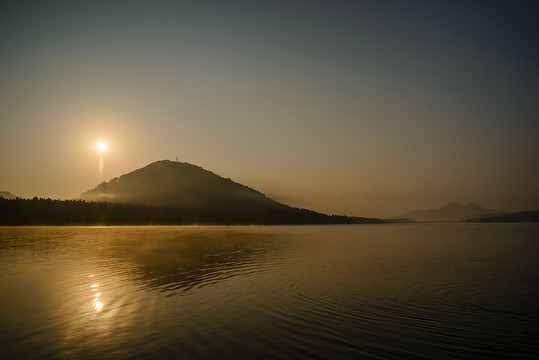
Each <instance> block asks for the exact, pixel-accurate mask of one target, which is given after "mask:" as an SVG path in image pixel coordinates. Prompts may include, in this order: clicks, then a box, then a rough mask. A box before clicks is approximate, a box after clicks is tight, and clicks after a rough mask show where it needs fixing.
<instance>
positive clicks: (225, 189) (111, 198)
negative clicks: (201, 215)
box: [80, 160, 286, 210]
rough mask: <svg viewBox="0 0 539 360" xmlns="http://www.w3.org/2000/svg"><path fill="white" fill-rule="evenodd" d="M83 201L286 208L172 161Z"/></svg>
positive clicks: (106, 185)
mask: <svg viewBox="0 0 539 360" xmlns="http://www.w3.org/2000/svg"><path fill="white" fill-rule="evenodd" d="M80 198H81V199H82V200H86V201H101V202H104V201H106V202H115V203H124V204H135V205H137V204H144V205H149V206H167V207H177V208H183V209H193V210H197V209H212V210H227V209H230V210H232V209H233V210H268V209H279V208H282V207H284V206H286V205H284V204H280V203H278V202H276V201H274V200H272V199H270V198H268V197H266V196H265V195H264V194H262V193H261V192H259V191H256V190H254V189H251V188H249V187H247V186H244V185H241V184H238V183H236V182H234V181H232V180H230V179H226V178H223V177H221V176H219V175H217V174H214V173H213V172H211V171H208V170H205V169H203V168H201V167H199V166H196V165H192V164H189V163H185V162H173V161H169V160H161V161H156V162H153V163H151V164H149V165H147V166H145V167H143V168H141V169H138V170H135V171H133V172H130V173H128V174H125V175H122V176H120V177H119V178H114V179H112V180H110V181H108V182H103V183H101V184H99V185H98V186H97V187H96V188H95V189H93V190H90V191H87V192H85V193H84V194H82V195H81V196H80Z"/></svg>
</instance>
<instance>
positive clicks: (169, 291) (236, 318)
mask: <svg viewBox="0 0 539 360" xmlns="http://www.w3.org/2000/svg"><path fill="white" fill-rule="evenodd" d="M0 270H1V272H0V292H1V293H0V295H1V296H0V358H2V359H15V358H18V359H24V358H56V359H73V358H85V359H169V358H182V359H190V358H201V359H203V358H219V359H223V358H250V359H253V358H282V359H287V358H295V359H298V358H305V359H314V358H324V359H330V358H331V359H335V358H365V359H402V358H413V359H421V358H424V359H455V358H458V359H463V358H469V359H481V358H483V359H497V358H499V359H515V358H523V359H524V358H530V359H531V358H536V359H537V358H538V357H539V224H419V225H411V224H406V225H404V224H402V225H341V226H295V227H294V226H287V227H279V226H274V227H258V226H252V227H4V228H0Z"/></svg>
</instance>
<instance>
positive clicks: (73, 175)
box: [0, 0, 539, 216]
mask: <svg viewBox="0 0 539 360" xmlns="http://www.w3.org/2000/svg"><path fill="white" fill-rule="evenodd" d="M538 34H539V3H538V2H536V1H509V0H508V1H200V0H199V1H63V2H58V1H11V2H2V11H1V12H0V47H1V48H0V49H1V50H0V121H1V128H0V150H1V153H0V190H7V191H10V192H12V193H14V194H16V195H19V196H23V197H33V196H34V195H37V196H41V197H51V198H62V199H64V198H76V197H78V196H79V195H80V194H81V193H82V192H84V191H86V190H88V189H90V188H93V187H95V186H96V185H97V181H98V153H97V150H96V148H95V146H96V143H97V142H98V141H99V140H101V139H103V140H104V141H106V142H107V144H108V146H109V149H108V151H107V153H106V155H105V167H104V178H105V180H109V179H111V178H113V177H115V176H120V175H122V174H124V173H127V172H130V171H133V170H135V169H137V168H141V167H143V166H145V165H147V164H149V163H150V162H153V161H156V160H161V159H170V160H174V159H175V158H176V156H178V157H179V159H180V160H181V161H186V162H189V163H193V164H197V165H199V166H202V167H204V168H206V169H208V170H211V171H213V172H215V173H217V174H219V175H222V176H224V177H230V178H232V179H233V180H235V181H237V182H240V183H243V184H246V185H248V186H250V187H253V188H256V189H258V190H260V191H262V192H264V193H266V194H267V195H269V196H272V197H274V198H275V199H277V200H280V201H283V202H285V203H288V204H291V205H294V206H302V207H308V208H311V209H314V210H318V211H323V212H328V213H338V214H348V215H358V216H392V215H399V214H401V213H404V212H407V211H410V210H413V209H416V208H433V207H439V206H442V205H444V204H445V203H447V202H450V201H460V202H464V203H468V202H477V203H479V204H481V205H482V206H485V207H488V208H493V209H502V210H514V211H516V210H525V209H537V208H539V40H538V39H539V36H538Z"/></svg>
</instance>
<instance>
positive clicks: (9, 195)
mask: <svg viewBox="0 0 539 360" xmlns="http://www.w3.org/2000/svg"><path fill="white" fill-rule="evenodd" d="M0 197H3V198H4V199H15V198H17V197H16V196H15V195H13V194H12V193H10V192H9V191H0Z"/></svg>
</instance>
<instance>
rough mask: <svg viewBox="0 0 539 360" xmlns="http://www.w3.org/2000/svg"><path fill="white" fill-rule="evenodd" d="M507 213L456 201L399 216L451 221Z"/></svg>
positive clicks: (432, 220) (415, 219) (433, 220)
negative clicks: (436, 207)
mask: <svg viewBox="0 0 539 360" xmlns="http://www.w3.org/2000/svg"><path fill="white" fill-rule="evenodd" d="M505 213H506V212H504V211H497V210H490V209H485V208H484V207H481V206H479V205H477V204H474V203H470V204H467V205H463V204H461V203H459V202H456V201H455V202H451V203H449V204H447V205H445V206H442V207H441V208H438V209H430V210H414V211H411V212H409V213H406V214H403V215H400V216H398V218H406V219H410V220H414V221H420V222H450V221H463V220H466V219H470V218H479V217H483V216H494V215H501V214H505Z"/></svg>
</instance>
